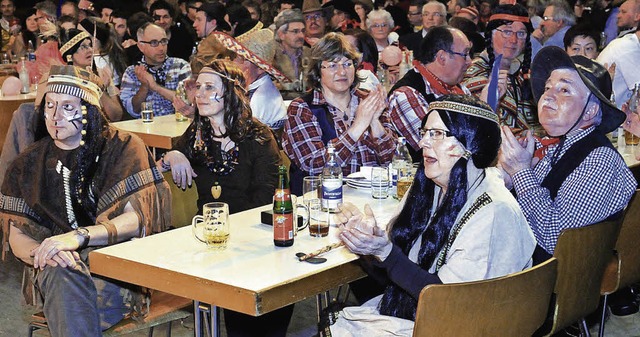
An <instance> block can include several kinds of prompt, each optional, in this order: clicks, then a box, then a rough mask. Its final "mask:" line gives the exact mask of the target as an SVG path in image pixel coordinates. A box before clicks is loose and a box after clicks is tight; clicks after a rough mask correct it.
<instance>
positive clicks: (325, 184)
mask: <svg viewBox="0 0 640 337" xmlns="http://www.w3.org/2000/svg"><path fill="white" fill-rule="evenodd" d="M341 202H342V182H341V181H340V179H323V180H322V208H324V209H336V208H338V204H340V203H341Z"/></svg>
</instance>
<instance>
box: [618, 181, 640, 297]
mask: <svg viewBox="0 0 640 337" xmlns="http://www.w3.org/2000/svg"><path fill="white" fill-rule="evenodd" d="M639 193H640V190H636V193H634V194H633V196H632V197H631V200H630V201H629V205H628V206H627V210H626V211H625V214H624V218H623V220H622V227H620V235H618V241H617V242H616V251H617V252H618V259H619V260H620V275H619V281H618V282H619V283H618V287H619V288H623V287H626V286H629V285H631V284H633V283H636V282H638V281H640V245H638V244H639V243H640V195H638V194H639Z"/></svg>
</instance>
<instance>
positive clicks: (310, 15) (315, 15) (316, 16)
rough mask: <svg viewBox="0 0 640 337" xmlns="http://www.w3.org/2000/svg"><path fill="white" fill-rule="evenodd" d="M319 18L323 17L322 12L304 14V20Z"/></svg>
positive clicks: (316, 19)
mask: <svg viewBox="0 0 640 337" xmlns="http://www.w3.org/2000/svg"><path fill="white" fill-rule="evenodd" d="M321 18H323V16H322V14H309V15H305V16H304V19H305V20H306V21H318V20H320V19H321Z"/></svg>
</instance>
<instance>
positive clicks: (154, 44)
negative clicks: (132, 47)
mask: <svg viewBox="0 0 640 337" xmlns="http://www.w3.org/2000/svg"><path fill="white" fill-rule="evenodd" d="M138 43H146V44H148V45H150V46H151V47H154V48H155V47H157V46H159V45H163V46H166V45H168V44H169V39H166V38H165V39H162V40H160V41H158V40H151V41H138Z"/></svg>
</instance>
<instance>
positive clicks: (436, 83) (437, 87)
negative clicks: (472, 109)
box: [413, 60, 464, 95]
mask: <svg viewBox="0 0 640 337" xmlns="http://www.w3.org/2000/svg"><path fill="white" fill-rule="evenodd" d="M413 66H414V67H416V69H418V72H420V75H422V77H424V78H426V79H427V81H428V82H429V83H430V84H431V88H432V89H433V91H434V92H435V93H436V94H438V95H447V94H460V95H464V91H462V88H461V87H460V85H458V84H456V85H449V84H446V83H444V82H442V80H440V79H439V78H438V77H436V75H434V74H433V73H431V72H430V71H429V70H428V69H427V68H426V67H425V66H424V65H423V64H422V63H420V61H418V60H413Z"/></svg>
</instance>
